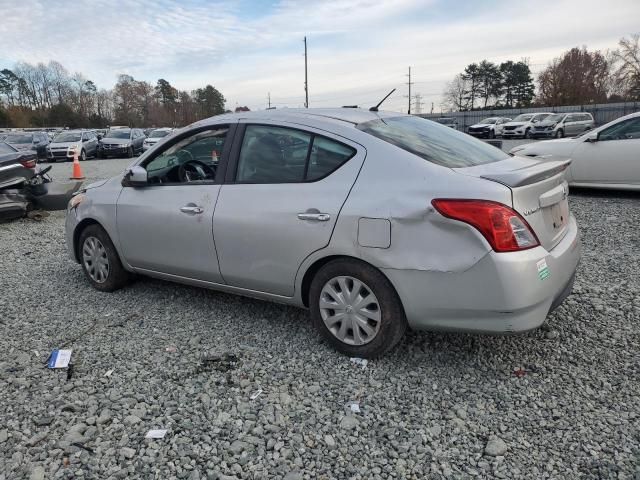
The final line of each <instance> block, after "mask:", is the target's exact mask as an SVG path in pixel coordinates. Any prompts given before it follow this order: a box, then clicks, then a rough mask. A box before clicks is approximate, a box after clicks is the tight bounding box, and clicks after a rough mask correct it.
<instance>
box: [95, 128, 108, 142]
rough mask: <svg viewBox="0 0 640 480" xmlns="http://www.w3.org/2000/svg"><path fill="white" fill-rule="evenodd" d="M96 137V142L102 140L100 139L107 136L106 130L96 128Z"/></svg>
mask: <svg viewBox="0 0 640 480" xmlns="http://www.w3.org/2000/svg"><path fill="white" fill-rule="evenodd" d="M94 132H95V134H96V137H98V140H102V138H103V137H104V136H105V135H106V134H107V132H108V129H106V128H98V129H95V130H94Z"/></svg>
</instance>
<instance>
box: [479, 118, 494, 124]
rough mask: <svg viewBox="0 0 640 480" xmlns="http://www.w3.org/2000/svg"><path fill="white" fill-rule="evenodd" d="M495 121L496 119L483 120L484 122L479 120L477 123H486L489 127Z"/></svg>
mask: <svg viewBox="0 0 640 480" xmlns="http://www.w3.org/2000/svg"><path fill="white" fill-rule="evenodd" d="M496 120H498V119H497V118H485V119H484V120H480V122H479V123H486V124H489V125H493V124H494V123H496Z"/></svg>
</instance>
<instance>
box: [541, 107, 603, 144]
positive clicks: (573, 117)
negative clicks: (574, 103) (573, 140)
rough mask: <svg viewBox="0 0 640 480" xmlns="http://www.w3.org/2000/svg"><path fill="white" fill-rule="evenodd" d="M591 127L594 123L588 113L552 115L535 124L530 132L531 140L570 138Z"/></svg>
mask: <svg viewBox="0 0 640 480" xmlns="http://www.w3.org/2000/svg"><path fill="white" fill-rule="evenodd" d="M593 127H595V122H594V121H593V117H592V116H591V114H590V113H583V112H575V113H554V114H553V115H549V116H548V117H547V118H545V119H544V120H542V121H541V122H538V123H536V125H535V126H534V127H533V130H531V138H544V137H547V138H548V137H554V138H562V137H565V136H566V137H572V136H575V135H581V134H583V133H584V132H586V131H588V130H591V129H592V128H593Z"/></svg>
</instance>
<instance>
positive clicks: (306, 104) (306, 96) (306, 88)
mask: <svg viewBox="0 0 640 480" xmlns="http://www.w3.org/2000/svg"><path fill="white" fill-rule="evenodd" d="M304 108H309V83H308V80H307V37H304Z"/></svg>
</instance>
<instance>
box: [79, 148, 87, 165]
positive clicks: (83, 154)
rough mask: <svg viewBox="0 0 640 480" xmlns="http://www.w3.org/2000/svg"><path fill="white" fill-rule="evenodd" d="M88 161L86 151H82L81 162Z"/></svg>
mask: <svg viewBox="0 0 640 480" xmlns="http://www.w3.org/2000/svg"><path fill="white" fill-rule="evenodd" d="M86 159H87V152H85V151H84V150H82V151H81V152H80V161H81V162H84V161H85V160H86Z"/></svg>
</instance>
